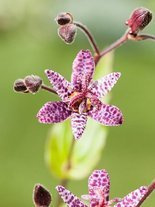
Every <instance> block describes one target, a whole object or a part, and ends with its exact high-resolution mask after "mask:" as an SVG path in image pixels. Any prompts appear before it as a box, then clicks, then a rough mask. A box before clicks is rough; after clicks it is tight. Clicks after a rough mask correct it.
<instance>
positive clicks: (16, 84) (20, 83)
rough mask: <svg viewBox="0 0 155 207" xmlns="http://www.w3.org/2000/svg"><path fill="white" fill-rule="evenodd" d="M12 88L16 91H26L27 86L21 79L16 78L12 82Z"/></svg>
mask: <svg viewBox="0 0 155 207" xmlns="http://www.w3.org/2000/svg"><path fill="white" fill-rule="evenodd" d="M13 88H14V90H15V91H16V92H20V93H28V91H27V87H26V85H25V82H24V80H23V79H18V80H16V81H15V82H14V85H13Z"/></svg>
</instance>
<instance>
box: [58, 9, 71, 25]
mask: <svg viewBox="0 0 155 207" xmlns="http://www.w3.org/2000/svg"><path fill="white" fill-rule="evenodd" d="M55 21H56V22H57V24H59V25H65V24H69V23H72V22H73V17H72V15H71V14H70V13H68V12H67V13H65V12H63V13H60V14H59V15H58V16H57V17H56V18H55Z"/></svg>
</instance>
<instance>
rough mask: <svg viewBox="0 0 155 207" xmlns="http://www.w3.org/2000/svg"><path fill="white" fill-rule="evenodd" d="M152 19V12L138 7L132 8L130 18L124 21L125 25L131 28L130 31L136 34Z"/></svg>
mask: <svg viewBox="0 0 155 207" xmlns="http://www.w3.org/2000/svg"><path fill="white" fill-rule="evenodd" d="M151 20H152V13H151V11H149V10H148V9H146V8H138V9H136V10H134V11H133V12H132V14H131V16H130V18H129V19H128V20H127V21H126V25H128V26H129V27H130V28H131V31H130V33H131V34H134V35H136V34H137V33H138V32H139V31H140V30H143V29H144V28H145V27H146V26H147V25H148V24H149V23H150V21H151Z"/></svg>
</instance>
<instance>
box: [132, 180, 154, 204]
mask: <svg viewBox="0 0 155 207" xmlns="http://www.w3.org/2000/svg"><path fill="white" fill-rule="evenodd" d="M154 190H155V181H154V182H153V183H152V184H151V185H150V186H149V187H148V191H147V193H146V194H145V195H144V196H143V198H142V199H141V200H140V201H139V203H138V205H137V206H136V207H140V206H141V205H142V203H143V202H144V201H145V200H146V199H147V198H148V197H149V196H150V194H151V193H152V192H153V191H154Z"/></svg>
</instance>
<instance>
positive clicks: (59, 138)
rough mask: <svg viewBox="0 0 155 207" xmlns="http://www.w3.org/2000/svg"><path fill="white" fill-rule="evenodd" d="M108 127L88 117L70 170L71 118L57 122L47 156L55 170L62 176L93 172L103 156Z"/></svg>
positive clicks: (47, 145) (50, 134) (74, 150)
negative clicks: (68, 165)
mask: <svg viewBox="0 0 155 207" xmlns="http://www.w3.org/2000/svg"><path fill="white" fill-rule="evenodd" d="M106 135H107V131H106V128H105V127H103V126H102V127H101V125H99V124H98V123H96V122H95V121H93V120H88V123H87V127H86V130H85V132H84V134H83V136H82V137H81V139H80V140H76V141H75V145H74V148H73V152H72V156H71V169H70V170H69V171H68V170H67V164H68V156H69V150H70V147H71V143H72V139H74V138H73V135H72V131H71V126H70V121H65V122H64V123H61V124H56V125H54V126H53V127H52V129H51V130H50V133H49V138H48V140H47V143H46V151H45V152H46V153H45V159H46V163H47V165H48V166H49V168H50V171H51V172H52V174H54V175H55V176H57V177H58V178H60V179H82V178H84V177H86V176H88V175H89V174H90V172H91V171H92V170H93V168H94V167H95V166H96V164H97V162H98V161H99V159H100V156H101V153H102V149H103V147H104V145H105V140H106Z"/></svg>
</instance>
